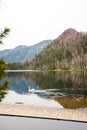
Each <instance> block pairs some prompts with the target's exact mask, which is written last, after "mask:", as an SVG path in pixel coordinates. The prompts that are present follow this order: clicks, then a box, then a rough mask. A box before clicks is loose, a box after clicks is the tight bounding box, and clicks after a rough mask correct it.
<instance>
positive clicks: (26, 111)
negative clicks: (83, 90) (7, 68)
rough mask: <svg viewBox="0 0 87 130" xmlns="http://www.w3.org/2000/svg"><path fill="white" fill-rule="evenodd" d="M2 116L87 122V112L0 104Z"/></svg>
mask: <svg viewBox="0 0 87 130" xmlns="http://www.w3.org/2000/svg"><path fill="white" fill-rule="evenodd" d="M0 114H5V115H6V114H7V115H17V116H27V117H29V116H32V117H41V118H49V119H65V120H75V121H85V122H87V111H86V110H85V111H83V110H79V109H78V110H71V109H58V108H49V107H40V106H29V105H23V104H13V105H10V104H2V103H0Z"/></svg>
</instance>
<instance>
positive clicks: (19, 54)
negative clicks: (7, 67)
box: [0, 40, 52, 63]
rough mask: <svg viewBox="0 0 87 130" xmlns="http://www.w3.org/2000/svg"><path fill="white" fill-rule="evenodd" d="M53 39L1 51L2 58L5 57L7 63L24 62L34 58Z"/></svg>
mask: <svg viewBox="0 0 87 130" xmlns="http://www.w3.org/2000/svg"><path fill="white" fill-rule="evenodd" d="M51 41H52V40H44V41H41V42H39V43H37V44H35V45H33V46H23V45H21V46H17V47H16V48H14V49H8V50H3V51H0V58H4V59H5V61H6V62H7V63H12V62H22V61H25V60H27V59H28V60H29V59H32V58H33V57H34V56H35V55H37V54H38V53H39V52H40V51H42V50H43V49H44V48H45V47H46V46H47V45H48V44H50V43H51Z"/></svg>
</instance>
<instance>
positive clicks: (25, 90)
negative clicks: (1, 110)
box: [2, 72, 87, 110]
mask: <svg viewBox="0 0 87 130" xmlns="http://www.w3.org/2000/svg"><path fill="white" fill-rule="evenodd" d="M6 79H7V80H9V81H10V85H9V88H8V89H7V94H6V95H5V98H4V99H2V102H3V103H11V104H18V103H20V104H29V105H38V106H48V107H58V108H68V109H84V110H87V72H76V73H72V72H13V73H12V72H9V73H8V74H7V76H6Z"/></svg>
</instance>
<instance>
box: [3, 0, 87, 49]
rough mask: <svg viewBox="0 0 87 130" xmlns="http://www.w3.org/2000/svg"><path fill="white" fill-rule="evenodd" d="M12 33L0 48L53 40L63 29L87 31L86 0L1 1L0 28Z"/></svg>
mask: <svg viewBox="0 0 87 130" xmlns="http://www.w3.org/2000/svg"><path fill="white" fill-rule="evenodd" d="M4 27H9V28H10V29H11V32H10V34H9V36H8V37H7V38H5V40H4V45H3V46H0V50H1V49H6V48H14V47H15V46H18V45H33V44H36V43H38V42H40V41H42V40H45V39H55V38H56V37H58V36H59V35H60V34H61V33H62V32H63V31H64V30H65V29H67V28H74V29H76V30H77V31H85V32H86V31H87V0H0V29H3V28H4Z"/></svg>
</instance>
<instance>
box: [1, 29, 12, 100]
mask: <svg viewBox="0 0 87 130" xmlns="http://www.w3.org/2000/svg"><path fill="white" fill-rule="evenodd" d="M9 31H10V29H8V28H5V29H4V30H3V31H1V32H0V44H3V41H2V40H3V38H4V37H6V35H8V33H9ZM5 70H6V63H5V61H4V60H3V59H0V101H1V99H2V98H4V96H5V94H6V91H5V90H6V88H7V87H8V83H9V82H8V81H7V80H6V81H3V80H2V79H3V78H4V76H5V74H6V73H5Z"/></svg>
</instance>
